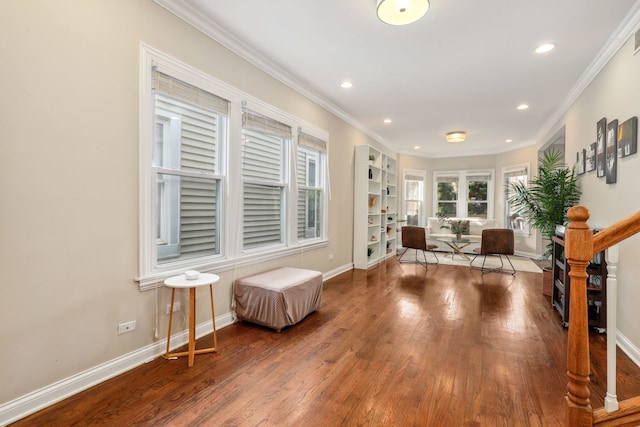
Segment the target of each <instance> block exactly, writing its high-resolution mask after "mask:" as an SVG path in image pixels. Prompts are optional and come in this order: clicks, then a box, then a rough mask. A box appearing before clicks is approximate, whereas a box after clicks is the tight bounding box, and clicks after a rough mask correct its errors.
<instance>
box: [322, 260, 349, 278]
mask: <svg viewBox="0 0 640 427" xmlns="http://www.w3.org/2000/svg"><path fill="white" fill-rule="evenodd" d="M350 270H353V263H349V264H345V265H342V266H340V267H338V268H334V269H333V270H330V271H327V272H326V273H323V274H322V280H323V281H324V280H329V279H331V278H332V277H336V276H337V275H338V274H342V273H344V272H345V271H350Z"/></svg>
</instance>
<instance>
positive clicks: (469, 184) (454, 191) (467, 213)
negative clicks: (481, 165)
mask: <svg viewBox="0 0 640 427" xmlns="http://www.w3.org/2000/svg"><path fill="white" fill-rule="evenodd" d="M434 183H435V184H434V185H435V188H434V193H435V197H434V212H435V214H436V215H442V216H445V217H459V218H463V217H476V218H492V216H493V203H494V201H493V171H491V170H478V171H450V172H435V173H434Z"/></svg>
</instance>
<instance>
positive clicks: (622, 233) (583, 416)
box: [565, 206, 640, 427]
mask: <svg viewBox="0 0 640 427" xmlns="http://www.w3.org/2000/svg"><path fill="white" fill-rule="evenodd" d="M568 217H569V220H570V221H571V222H570V223H569V225H568V227H567V229H566V232H565V256H566V257H567V260H568V262H569V265H570V266H571V271H570V272H569V276H570V277H571V290H570V293H571V294H570V301H571V307H570V309H569V332H568V340H567V346H568V349H567V376H568V377H569V383H568V384H567V395H566V400H567V418H566V425H567V426H571V427H587V426H593V424H594V421H597V422H598V423H603V424H601V425H605V424H604V422H605V420H606V421H607V422H609V421H610V420H611V419H612V418H615V416H606V417H605V416H604V415H603V414H602V413H601V411H600V410H598V412H596V417H595V419H594V412H593V409H592V407H591V400H590V392H589V374H590V355H589V320H588V311H587V310H588V306H587V304H588V302H587V277H588V276H587V266H588V265H589V262H590V261H591V259H592V258H593V256H594V254H596V253H599V252H601V251H603V250H605V249H607V248H610V247H611V246H613V245H615V244H617V243H620V242H621V241H622V240H625V239H627V238H629V237H631V236H633V235H634V234H636V233H639V232H640V211H639V212H636V213H635V214H633V215H631V216H629V217H627V218H625V219H623V220H621V221H618V222H616V223H615V224H613V225H611V226H609V227H607V228H606V229H604V230H602V231H600V232H599V233H597V234H595V235H594V234H593V232H592V231H591V230H590V228H589V226H588V224H587V221H588V219H589V211H588V209H587V208H585V207H583V206H575V207H573V208H571V209H569V212H568ZM613 333H615V331H614V332H613ZM638 402H640V401H638V400H633V402H631V403H632V404H631V408H627V409H626V412H625V413H621V414H620V416H626V417H627V418H628V417H629V413H630V412H632V411H635V412H638V408H637V403H638ZM634 406H635V410H634V409H633V407H634ZM634 419H636V418H634ZM619 421H621V420H619ZM615 425H623V424H615Z"/></svg>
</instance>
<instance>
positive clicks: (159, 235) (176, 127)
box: [136, 45, 329, 290]
mask: <svg viewBox="0 0 640 427" xmlns="http://www.w3.org/2000/svg"><path fill="white" fill-rule="evenodd" d="M141 55H142V58H141V75H140V79H141V82H140V105H139V111H140V126H139V129H140V147H139V149H140V155H139V159H140V160H139V167H140V205H139V211H140V252H139V277H138V278H136V280H137V281H138V282H139V283H140V289H141V290H146V289H153V288H154V287H155V286H156V285H157V284H158V283H161V282H162V281H163V280H164V279H165V278H167V277H169V276H173V275H176V274H180V273H182V272H184V271H185V270H188V269H195V270H199V271H203V272H205V271H215V272H222V271H226V270H230V269H233V268H236V267H237V266H242V265H249V264H253V263H255V262H265V261H269V260H272V259H277V258H280V257H283V256H290V255H293V254H295V253H297V252H298V251H300V248H302V247H304V248H305V249H306V248H311V249H314V248H318V247H322V246H326V245H327V215H326V212H327V209H328V208H327V200H328V175H327V171H328V157H327V152H328V142H327V141H328V138H329V136H328V134H327V133H326V132H324V131H322V130H320V129H317V128H315V127H313V126H312V125H310V124H307V123H305V122H302V121H301V120H300V119H297V118H296V117H294V116H291V115H289V114H287V113H286V112H282V111H279V110H277V109H276V108H274V107H272V106H270V105H268V104H265V103H264V102H262V101H260V100H257V99H255V98H253V97H251V96H250V95H248V94H246V93H243V92H241V91H239V90H237V89H235V88H233V87H231V86H229V85H227V84H225V83H223V82H220V81H218V80H215V79H213V78H212V77H211V76H209V75H207V74H205V73H202V72H201V71H198V70H196V69H194V68H192V67H190V66H188V65H186V64H183V63H181V62H180V61H177V60H176V59H174V58H171V57H169V56H167V55H165V54H163V53H162V52H159V51H157V50H155V49H153V48H150V47H148V46H145V45H142V47H141ZM293 129H296V130H298V132H296V134H295V135H294V132H293Z"/></svg>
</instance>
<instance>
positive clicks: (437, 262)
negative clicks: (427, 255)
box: [431, 251, 440, 264]
mask: <svg viewBox="0 0 640 427" xmlns="http://www.w3.org/2000/svg"><path fill="white" fill-rule="evenodd" d="M431 253H432V254H433V256H434V257H435V258H436V264H440V260H439V259H438V255H436V251H431Z"/></svg>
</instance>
